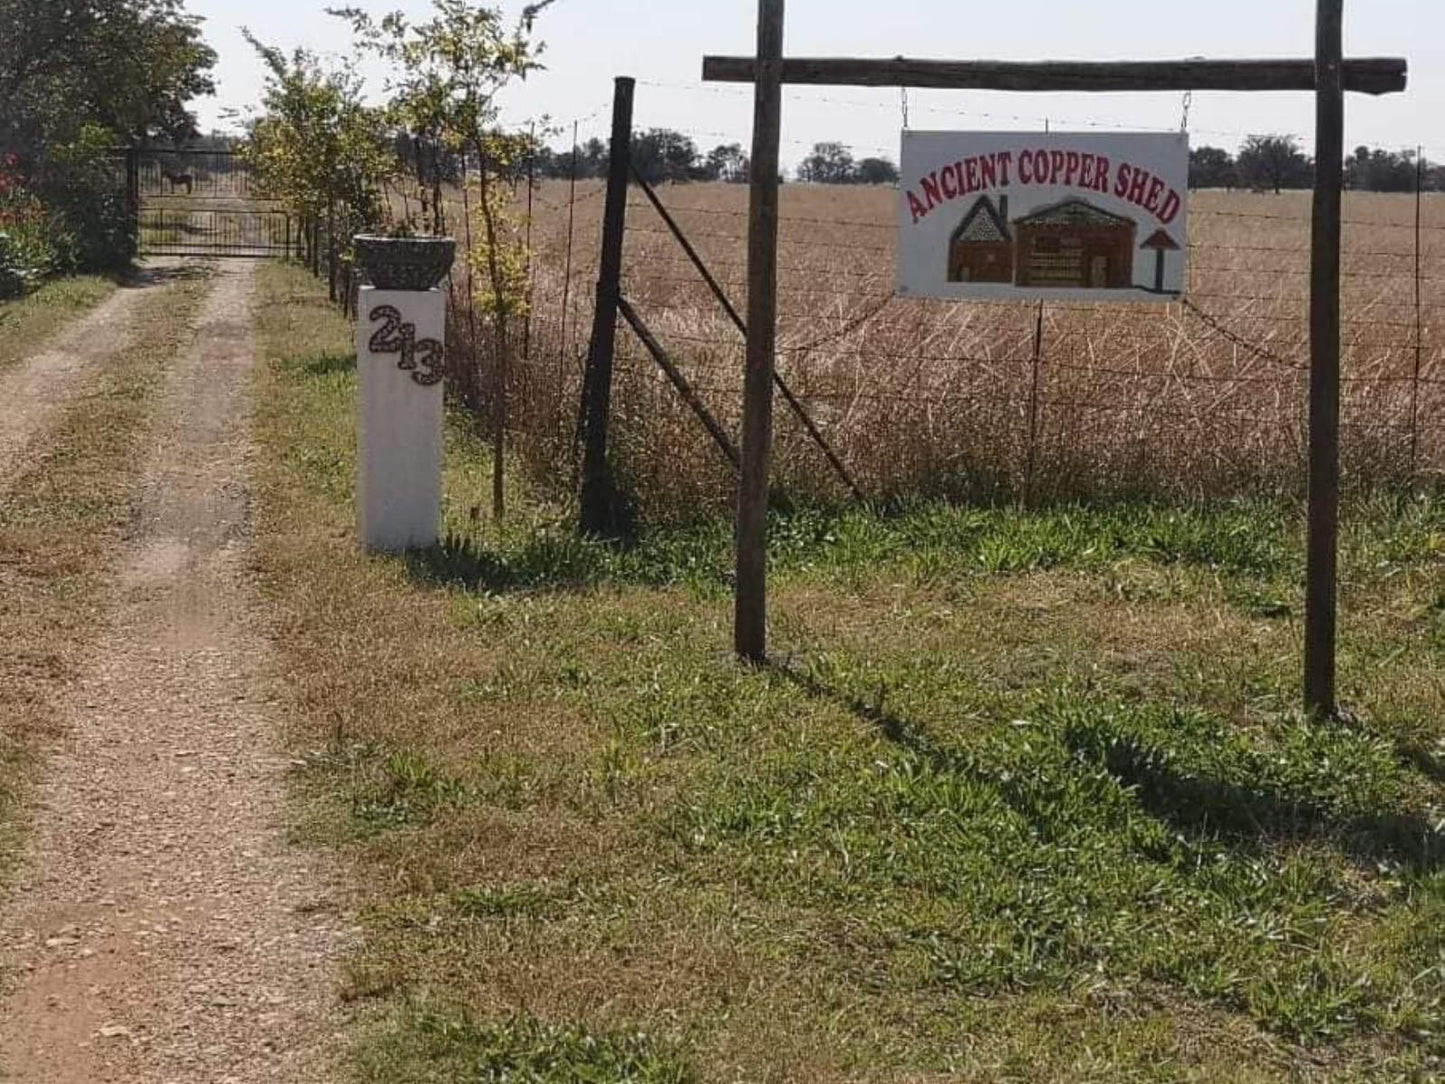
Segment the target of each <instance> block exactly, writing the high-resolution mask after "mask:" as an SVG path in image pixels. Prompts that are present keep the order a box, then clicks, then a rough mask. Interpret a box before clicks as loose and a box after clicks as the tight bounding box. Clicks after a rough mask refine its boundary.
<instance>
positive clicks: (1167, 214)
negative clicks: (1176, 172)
mask: <svg viewBox="0 0 1445 1084" xmlns="http://www.w3.org/2000/svg"><path fill="white" fill-rule="evenodd" d="M1182 206H1183V201H1182V200H1181V199H1180V198H1179V193H1178V192H1176V191H1174V189H1172V188H1171V189H1169V195H1168V196H1167V197H1165V199H1164V206H1163V207H1161V208H1159V221H1160V222H1162V223H1164V225H1166V226H1167V225H1169V223H1171V222H1173V221H1174V220H1175V219H1176V218H1178V217H1179V208H1180V207H1182Z"/></svg>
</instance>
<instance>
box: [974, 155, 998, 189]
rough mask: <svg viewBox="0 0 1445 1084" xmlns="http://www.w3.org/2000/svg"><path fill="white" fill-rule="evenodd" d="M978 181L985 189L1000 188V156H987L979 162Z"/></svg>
mask: <svg viewBox="0 0 1445 1084" xmlns="http://www.w3.org/2000/svg"><path fill="white" fill-rule="evenodd" d="M978 179H979V182H980V185H981V187H983V188H997V187H998V155H996V154H985V155H984V156H983V157H982V158H980V159H979V160H978Z"/></svg>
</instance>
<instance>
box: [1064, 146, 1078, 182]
mask: <svg viewBox="0 0 1445 1084" xmlns="http://www.w3.org/2000/svg"><path fill="white" fill-rule="evenodd" d="M1079 161H1080V155H1079V152H1078V151H1069V153H1068V154H1066V155H1065V156H1064V183H1065V184H1073V183H1074V181H1075V180H1076V179H1077V178H1078V176H1079Z"/></svg>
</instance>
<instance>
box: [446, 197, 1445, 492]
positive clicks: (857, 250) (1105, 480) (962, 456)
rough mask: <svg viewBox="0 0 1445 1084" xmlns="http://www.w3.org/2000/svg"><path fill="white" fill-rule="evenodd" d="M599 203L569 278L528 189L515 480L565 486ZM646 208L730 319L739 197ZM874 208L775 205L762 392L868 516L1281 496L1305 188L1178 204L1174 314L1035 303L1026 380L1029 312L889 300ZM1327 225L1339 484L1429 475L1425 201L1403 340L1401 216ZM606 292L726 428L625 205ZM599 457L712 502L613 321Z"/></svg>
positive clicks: (858, 200)
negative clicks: (604, 440) (922, 497)
mask: <svg viewBox="0 0 1445 1084" xmlns="http://www.w3.org/2000/svg"><path fill="white" fill-rule="evenodd" d="M602 196H603V192H602V186H601V183H600V182H594V181H589V182H583V183H581V184H579V185H578V188H577V198H576V202H575V221H574V222H573V225H572V229H571V237H572V246H571V247H572V257H571V275H570V281H569V279H568V277H567V275H566V268H567V262H568V255H567V254H568V234H569V230H568V223H569V214H570V211H571V204H570V200H569V186H568V184H567V183H566V182H562V181H556V182H547V183H545V184H542V185H541V186H540V187H539V188H538V190H537V191H536V192H535V194H534V199H533V205H534V215H533V238H532V245H533V250H534V252H535V266H534V276H535V278H534V282H535V286H534V289H535V294H534V298H533V305H532V310H533V315H532V319H531V327H530V333H529V337H528V343H529V349H528V355H529V356H528V358H527V360H526V361H524V362H523V363H522V364H520V365H518V366H517V367H516V369H515V371H514V372H513V374H512V379H511V384H510V394H509V401H510V403H511V415H512V417H511V423H510V428H511V429H512V430H513V433H514V438H513V439H514V440H515V442H516V444H517V446H518V449H519V451H520V453H521V454H522V455H524V456H526V458H527V459H528V461H529V463H530V464H531V465H532V467H533V468H534V470H535V471H536V472H537V473H539V474H540V475H542V476H549V477H552V478H553V479H554V480H557V481H561V480H564V479H566V478H567V477H568V476H569V474H570V469H571V467H570V464H571V454H570V444H571V439H572V432H573V430H574V427H575V418H576V411H577V397H578V395H579V391H580V378H581V358H582V356H583V355H584V354H585V351H586V343H587V337H588V333H589V330H590V324H591V305H592V295H593V290H594V283H595V278H596V262H597V253H598V247H599V241H600V219H601V210H602V203H603V199H602ZM660 196H661V198H662V200H663V201H664V203H665V204H666V205H667V206H668V207H669V208H670V210H671V211H672V212H673V213H674V215H675V216H676V217H677V219H678V220H679V221H680V222H681V223H682V225H683V227H684V228H685V230H686V231H687V233H688V235H689V236H690V238H691V239H692V241H693V243H694V244H695V245H696V247H697V248H698V249H699V250H700V251H701V253H702V254H703V256H704V258H705V259H706V261H707V262H708V263H709V265H710V267H711V268H712V270H713V273H714V274H715V275H716V276H717V277H718V279H719V280H721V282H722V283H723V284H724V286H725V287H726V288H727V289H728V291H729V292H730V293H731V295H732V298H733V301H734V303H735V304H736V305H737V306H738V307H739V309H740V310H742V311H745V308H744V304H745V301H746V297H745V292H744V286H743V282H744V278H745V263H744V261H745V249H746V244H745V230H746V207H747V191H746V189H745V188H744V187H740V186H728V185H677V186H667V187H665V188H664V189H663V190H661V192H660ZM519 198H520V199H522V200H524V199H525V196H522V197H519ZM896 198H897V197H896V193H895V192H894V191H893V190H892V189H885V188H844V187H822V186H811V185H789V186H787V187H786V188H785V189H784V191H783V197H782V216H783V233H782V256H781V269H782V276H781V277H782V288H781V289H782V298H781V306H782V314H783V316H782V333H781V353H780V357H779V368H780V372H781V373H782V374H783V375H784V377H785V378H786V379H787V380H788V381H789V382H790V383H791V385H792V386H793V388H794V389H795V390H796V391H797V393H798V394H799V396H800V397H801V398H802V399H803V400H804V401H805V402H806V404H807V407H808V409H809V411H810V412H811V413H812V414H813V416H814V417H815V418H816V420H817V422H818V424H819V426H820V428H821V429H822V431H823V432H824V433H825V434H826V435H827V437H828V439H829V440H830V441H831V442H832V443H833V444H834V445H835V447H836V448H837V449H838V451H839V453H840V455H841V457H842V458H843V460H844V461H845V462H846V463H847V465H848V466H849V468H850V469H851V470H852V471H853V472H854V473H855V475H856V476H857V478H858V479H859V481H860V482H861V484H862V487H863V489H864V490H865V491H866V492H867V493H868V495H869V496H875V497H890V496H897V495H904V494H912V493H925V494H941V495H956V496H972V497H983V498H989V497H1001V496H1010V495H1018V494H1020V493H1023V492H1024V491H1029V492H1031V493H1032V494H1033V495H1034V496H1036V497H1042V498H1046V497H1072V496H1088V495H1105V494H1127V493H1131V492H1140V493H1157V494H1168V495H1177V496H1221V495H1229V494H1235V493H1245V492H1251V491H1257V490H1260V489H1266V490H1271V491H1278V490H1283V491H1291V490H1295V489H1298V488H1299V486H1300V485H1301V480H1302V476H1303V472H1302V453H1303V447H1304V443H1303V442H1304V421H1305V410H1306V405H1305V404H1306V394H1305V393H1306V387H1307V367H1308V361H1309V348H1308V337H1307V305H1308V302H1307V298H1308V286H1309V283H1308V266H1309V264H1308V247H1309V218H1308V216H1309V195H1308V194H1307V193H1288V194H1284V195H1279V196H1274V195H1251V194H1247V193H1223V192H1202V193H1195V194H1194V196H1193V199H1192V204H1191V208H1190V213H1191V216H1192V219H1191V227H1190V229H1191V246H1190V247H1191V251H1190V253H1189V256H1190V289H1189V294H1188V303H1187V304H1184V305H1179V304H1175V305H1169V306H1167V307H1165V306H1154V305H1149V306H1140V305H1132V306H1130V305H1124V306H1119V305H1091V304H1077V303H1064V302H1059V303H1050V304H1046V305H1045V306H1044V308H1043V339H1042V350H1041V354H1040V358H1041V360H1040V363H1039V364H1038V366H1037V367H1035V365H1034V361H1033V358H1034V338H1035V330H1036V320H1037V315H1038V314H1037V307H1036V306H1034V305H1031V304H1023V303H977V302H944V301H927V300H900V299H894V298H892V296H891V293H892V283H893V274H894V270H893V264H894V252H893V244H894V229H893V222H894V215H895V200H896ZM1345 217H1346V221H1347V226H1346V233H1345V238H1346V247H1347V257H1346V262H1345V285H1344V297H1345V317H1346V323H1345V343H1344V369H1345V374H1346V385H1345V405H1344V458H1345V465H1346V471H1347V473H1348V476H1349V478H1350V479H1351V480H1352V482H1354V483H1357V484H1372V483H1388V482H1398V481H1402V480H1405V479H1407V478H1409V477H1410V476H1411V474H1412V472H1413V473H1414V474H1416V475H1418V476H1420V477H1430V476H1432V475H1433V476H1436V477H1438V476H1439V475H1440V473H1441V472H1442V470H1445V342H1442V337H1441V331H1442V329H1445V290H1442V286H1445V199H1442V198H1441V197H1439V196H1427V197H1426V199H1425V204H1424V209H1423V223H1424V225H1423V229H1422V230H1421V242H1420V267H1421V273H1422V283H1421V307H1420V312H1419V316H1420V325H1419V329H1418V335H1417V325H1416V315H1417V313H1416V293H1415V266H1416V240H1415V238H1416V230H1415V198H1414V197H1413V196H1386V195H1373V194H1363V193H1361V194H1350V195H1348V196H1347V198H1346V207H1345ZM624 291H625V294H626V296H627V297H628V299H629V300H631V301H632V303H633V304H634V305H635V307H636V308H637V309H638V310H639V312H640V313H641V315H642V316H643V318H644V319H645V320H646V321H647V322H648V324H649V325H650V326H651V328H652V330H653V331H654V332H655V333H656V334H657V336H658V337H659V338H660V339H661V340H662V342H663V343H664V345H665V346H666V347H667V348H668V350H669V351H670V352H671V353H672V354H673V356H674V358H675V360H676V361H677V362H678V363H679V365H680V366H681V368H682V369H683V370H684V372H685V373H686V374H687V376H688V378H689V379H690V380H692V381H693V382H694V383H695V385H696V387H697V388H698V390H699V392H700V393H701V395H702V397H703V399H704V400H705V401H706V402H707V404H708V406H709V407H710V408H711V409H712V410H713V411H714V412H715V413H716V414H717V415H718V416H719V417H720V418H721V419H722V421H723V423H724V424H725V425H727V426H728V427H729V428H731V429H732V430H733V431H736V426H737V419H738V414H739V410H740V404H741V372H742V339H741V336H740V335H739V333H738V332H737V331H736V329H735V328H734V327H733V326H732V325H731V324H730V323H729V322H728V320H727V318H726V316H725V315H724V313H723V312H722V310H721V309H720V307H719V306H718V305H717V304H716V303H715V302H714V301H713V300H712V298H711V296H710V294H709V293H708V291H707V288H706V286H705V285H704V284H703V282H702V280H701V278H700V277H699V276H698V274H697V273H696V272H695V271H694V270H693V269H692V267H691V266H690V264H689V263H688V261H687V258H686V256H685V255H684V253H683V252H682V250H681V248H680V247H679V246H678V245H677V243H676V242H675V241H674V240H673V238H672V237H671V236H670V235H669V234H668V233H667V231H666V230H665V228H664V226H663V223H662V221H661V219H660V218H659V217H658V215H657V214H656V213H655V212H654V211H653V210H652V208H651V207H650V206H648V204H647V203H646V201H645V198H644V196H643V195H642V193H641V192H638V191H635V190H634V192H633V194H632V197H631V207H630V209H629V223H628V237H627V247H626V260H625V275H624ZM463 310H464V306H463V305H459V306H458V312H462V311H463ZM457 331H458V333H459V334H463V335H464V334H465V328H458V329H457ZM1417 348H1418V349H1417ZM484 365H485V363H484ZM1417 365H1418V380H1417ZM481 376H482V379H483V380H484V381H485V382H486V385H485V386H489V387H490V386H492V385H491V379H490V374H488V373H486V372H483V373H482V374H481ZM777 435H778V460H777V473H778V475H779V478H780V481H781V482H782V483H783V484H784V485H786V486H787V487H788V488H789V489H790V490H791V491H792V492H794V493H797V494H802V495H806V496H818V497H830V496H837V495H841V494H842V493H843V492H844V490H843V489H842V488H841V486H840V485H839V483H838V481H837V479H836V477H835V476H834V475H833V474H832V473H831V470H830V468H829V466H828V464H827V462H826V460H825V459H824V458H823V456H822V455H821V454H819V453H818V451H817V449H816V448H815V447H814V446H813V445H812V444H811V443H810V442H809V439H808V437H807V435H806V433H805V431H804V430H803V428H802V427H801V426H800V425H798V424H797V423H796V421H795V420H794V419H792V418H791V417H789V415H788V411H787V407H786V406H785V404H783V403H782V402H781V401H779V403H778V425H777ZM613 440H614V447H615V449H616V452H617V461H618V464H619V470H620V472H621V473H622V475H623V477H624V479H625V481H626V482H627V483H628V484H629V485H630V486H631V487H632V488H633V490H634V492H635V493H636V494H637V496H638V498H639V500H640V501H641V502H642V504H643V505H644V508H645V510H646V511H647V512H648V513H649V514H650V515H653V516H660V517H664V518H665V517H668V516H671V515H675V514H693V513H696V512H697V511H699V510H702V509H706V508H709V507H714V506H721V505H722V504H725V503H726V502H727V501H728V500H729V499H730V496H731V491H732V486H731V468H730V467H729V465H728V464H727V461H726V460H725V459H724V458H723V457H722V456H721V454H719V452H718V451H717V449H716V448H715V446H713V445H712V443H711V441H710V440H709V438H708V436H707V434H706V432H705V431H704V430H703V428H702V427H701V426H700V425H699V424H698V423H697V421H696V420H695V419H694V418H693V417H692V415H691V414H690V413H689V412H688V410H687V408H686V407H685V406H684V405H683V403H682V402H681V400H680V399H679V398H678V396H677V394H676V393H675V392H674V391H673V390H672V388H671V386H670V385H669V384H668V383H667V382H666V380H665V378H664V377H663V375H662V373H661V372H660V370H658V368H657V367H656V366H655V365H654V364H653V362H652V361H651V359H650V357H649V356H648V355H647V353H646V352H645V350H644V349H643V348H642V345H641V343H639V342H638V341H637V340H636V338H635V337H634V336H633V335H632V334H631V333H630V332H629V331H628V330H627V329H626V328H625V326H624V327H623V328H622V329H621V330H620V332H619V357H618V375H617V384H616V398H615V400H614V427H613Z"/></svg>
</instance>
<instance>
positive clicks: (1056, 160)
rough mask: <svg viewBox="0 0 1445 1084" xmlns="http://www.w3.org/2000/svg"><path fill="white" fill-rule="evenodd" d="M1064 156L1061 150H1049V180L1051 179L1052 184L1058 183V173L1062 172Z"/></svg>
mask: <svg viewBox="0 0 1445 1084" xmlns="http://www.w3.org/2000/svg"><path fill="white" fill-rule="evenodd" d="M1065 157H1066V156H1065V154H1064V152H1063V151H1050V152H1049V180H1050V181H1052V182H1053V183H1054V184H1058V183H1059V174H1061V173H1063V172H1064V158H1065Z"/></svg>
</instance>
